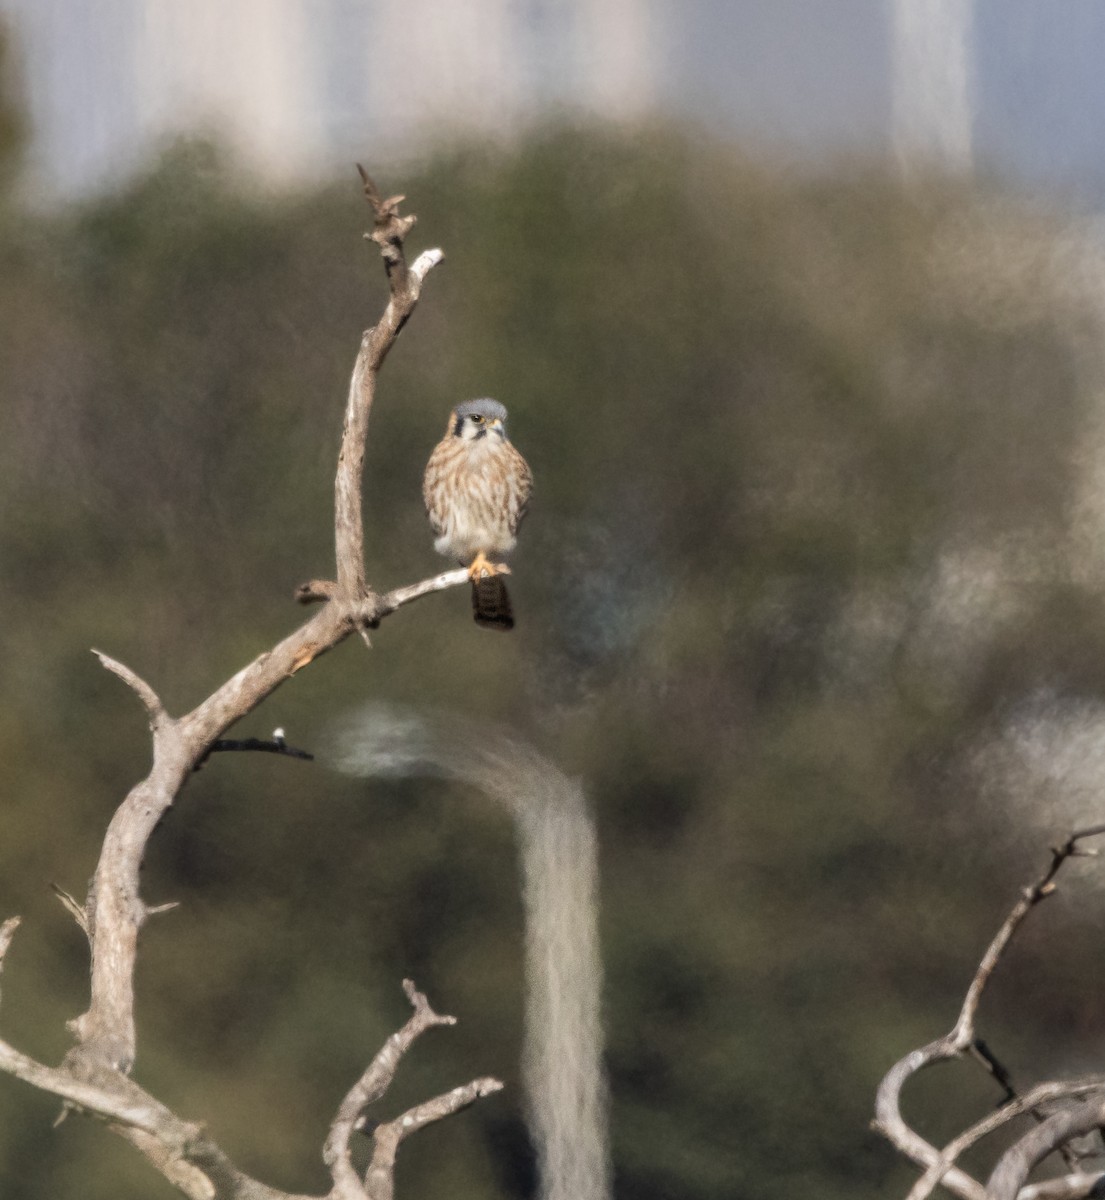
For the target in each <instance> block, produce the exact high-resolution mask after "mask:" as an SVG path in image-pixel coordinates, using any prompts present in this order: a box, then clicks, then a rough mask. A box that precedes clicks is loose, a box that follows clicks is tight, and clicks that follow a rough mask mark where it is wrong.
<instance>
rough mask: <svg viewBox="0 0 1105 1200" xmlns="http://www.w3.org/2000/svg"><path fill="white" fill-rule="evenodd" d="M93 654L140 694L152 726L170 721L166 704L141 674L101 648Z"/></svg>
mask: <svg viewBox="0 0 1105 1200" xmlns="http://www.w3.org/2000/svg"><path fill="white" fill-rule="evenodd" d="M92 653H93V654H95V655H96V657H97V658H98V659H99V660H100V663H101V664H102V665H103V666H104V667H105V668H106V669H107V670H108V671H110V672H111V673H112V674H113V675H118V676H119V678H120V679H121V680H122V681H123V682H124V683H125V684H126V685H127V686H128V687H129V688H130V689H131V690H132V691H133V692H134V693H135V694H136V695H137V696H138V699H139V700H141V701H142V706H143V707H144V708H145V710H146V713H147V714H148V716H149V718H150V728H151V729H156V728H157V727H158V726H160V725H161V724H163V723H164V722H166V721H168V719H169V714H168V713H167V712H166V711H165V706H164V705H163V704H162V703H161V699H160V697H159V696H158V694H157V693H156V692H155V691H154V690H153V688H152V687H150V685H149V684H148V683H147V682H146V681H145V680H144V679H142V678H141V677H140V676H138V675H136V674H135V673H134V671H132V670H131V669H130V667H125V666H123V664H122V663H121V662H116V660H115V659H114V658H112V657H111V656H110V655H107V654H104V653H103V652H102V651H101V650H93V651H92Z"/></svg>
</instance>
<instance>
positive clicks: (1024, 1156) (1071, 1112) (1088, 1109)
mask: <svg viewBox="0 0 1105 1200" xmlns="http://www.w3.org/2000/svg"><path fill="white" fill-rule="evenodd" d="M1103 1124H1105V1100H1100V1099H1099V1100H1097V1101H1096V1102H1095V1103H1093V1104H1082V1105H1079V1106H1078V1107H1076V1108H1067V1109H1064V1110H1063V1111H1062V1112H1058V1113H1055V1114H1054V1115H1053V1116H1051V1117H1048V1119H1047V1120H1046V1121H1044V1122H1043V1123H1042V1124H1041V1125H1037V1126H1036V1128H1035V1129H1032V1130H1029V1132H1028V1133H1026V1134H1025V1135H1024V1137H1022V1138H1021V1139H1020V1140H1019V1141H1017V1142H1015V1143H1014V1144H1013V1145H1012V1146H1010V1147H1009V1149H1008V1150H1006V1152H1005V1153H1004V1154H1003V1155H1002V1156H1001V1158H1000V1159H998V1164H997V1166H996V1167H995V1168H994V1171H993V1174H991V1176H990V1179H989V1181H988V1182H987V1184H986V1194H987V1196H988V1197H990V1200H1016V1197H1017V1195H1018V1193H1019V1192H1020V1190H1021V1188H1022V1187H1024V1185H1025V1184H1026V1183H1027V1181H1028V1174H1029V1172H1030V1171H1031V1170H1032V1168H1033V1167H1035V1166H1036V1165H1037V1164H1038V1163H1041V1162H1043V1160H1044V1159H1045V1158H1047V1156H1048V1155H1049V1154H1050V1153H1051V1152H1052V1151H1053V1150H1057V1149H1058V1148H1059V1147H1060V1146H1062V1145H1063V1144H1064V1143H1065V1142H1069V1141H1070V1139H1071V1138H1075V1137H1081V1136H1082V1135H1083V1134H1087V1133H1092V1132H1093V1131H1094V1130H1095V1129H1098V1128H1099V1127H1100V1126H1101V1125H1103ZM1100 1178H1101V1176H1100V1174H1099V1175H1098V1179H1100Z"/></svg>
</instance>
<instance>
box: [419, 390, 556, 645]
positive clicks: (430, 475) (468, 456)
mask: <svg viewBox="0 0 1105 1200" xmlns="http://www.w3.org/2000/svg"><path fill="white" fill-rule="evenodd" d="M532 490H533V476H532V475H531V474H530V469H529V465H528V464H527V463H526V460H525V459H524V458H523V457H522V456H521V455H520V454H519V453H518V451H517V450H515V449H514V447H513V446H512V445H511V443H510V441H509V439H508V438H507V436H506V409H505V408H504V407H503V406H502V405H501V404H500V403H499V402H498V401H497V400H466V401H465V402H464V403H463V404H458V405H457V406H456V408H454V409H453V411H452V412H451V413H450V414H449V424H448V427H447V428H446V430H445V436H444V437H443V438H442V439H441V441H440V442H438V444H437V445H436V446H435V447H434V452H433V453H432V454H431V455H430V461H429V462H428V463H427V464H426V474H425V476H424V477H423V479H422V499H423V500H424V501H425V502H426V513H427V515H428V516H429V518H430V524H431V525H432V526H433V531H434V533H435V534H436V535H437V540H436V541H435V542H434V549H435V550H437V552H438V553H439V554H445V555H447V556H448V557H449V558H455V559H457V560H458V561H459V562H460V564H461V565H462V566H465V567H467V568H468V574H469V576H470V578H471V580H472V609H473V613H474V615H475V618H476V620H477V621H478V622H479V623H480V624H481V625H483V626H484V627H485V628H487V629H512V628H513V627H514V616H513V614H512V613H511V610H510V597H509V596H508V595H507V590H506V584H505V583H504V582H503V578H502V577H503V576H504V575H509V574H510V568H509V567H508V566H506V564H505V563H503V562H502V561H501V560H502V556H503V555H504V554H507V553H508V552H509V551H510V550H513V549H514V542H515V535H516V534H517V533H518V526H519V525H520V524H521V523H522V518H523V517H524V516H525V515H526V507H527V505H528V504H529V498H530V493H531V492H532ZM492 559H495V560H497V561H492Z"/></svg>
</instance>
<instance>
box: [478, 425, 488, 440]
mask: <svg viewBox="0 0 1105 1200" xmlns="http://www.w3.org/2000/svg"><path fill="white" fill-rule="evenodd" d="M482 437H487V427H486V426H482V425H481V426H480V428H479V429H478V430H476V441H477V442H478V441H479V440H480V438H482Z"/></svg>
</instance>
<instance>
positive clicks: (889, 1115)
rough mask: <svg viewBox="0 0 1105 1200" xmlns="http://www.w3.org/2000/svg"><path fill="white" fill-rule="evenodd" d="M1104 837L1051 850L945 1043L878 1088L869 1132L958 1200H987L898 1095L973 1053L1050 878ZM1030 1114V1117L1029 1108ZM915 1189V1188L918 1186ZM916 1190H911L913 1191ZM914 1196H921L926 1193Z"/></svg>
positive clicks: (895, 1070)
mask: <svg viewBox="0 0 1105 1200" xmlns="http://www.w3.org/2000/svg"><path fill="white" fill-rule="evenodd" d="M1103 833H1105V824H1102V825H1092V826H1088V827H1087V828H1085V829H1079V830H1075V831H1074V832H1073V833H1071V834H1070V836H1069V837H1068V838H1067V839H1066V841H1064V842H1062V843H1061V844H1060V845H1058V846H1053V847H1052V850H1051V861H1050V863H1049V864H1048V866H1047V868H1046V869H1045V870H1044V872H1043V873H1042V874H1041V875H1040V877H1039V878H1038V879H1037V880H1036V881H1035V882H1034V883H1032V884H1030V885H1029V886H1028V887H1027V888H1025V889H1024V891H1023V892H1022V893H1021V896H1020V898H1019V899H1018V900H1017V902H1016V904H1014V905H1013V908H1012V909H1011V910H1010V913H1009V915H1008V916H1007V917H1006V919H1005V920H1004V921H1003V922H1002V924H1001V927H1000V928H999V930H998V932H997V933H996V934H995V935H994V937H993V938H992V939H991V941H990V944H989V945H988V946H987V948H986V952H985V953H984V954H983V956H982V959H981V961H980V962H979V965H978V967H977V968H976V970H975V973H974V975H973V977H972V979H971V982H970V985H969V986H968V988H967V992H966V995H965V997H964V1000H963V1005H962V1007H961V1009H960V1012H959V1016H958V1017H957V1019H956V1022H955V1025H954V1026H953V1028H952V1029H951V1031H950V1032H949V1033H947V1034H946V1035H945V1036H944V1037H942V1038H937V1040H936V1041H934V1042H929V1043H928V1045H926V1046H922V1047H921V1048H919V1049H917V1050H912V1051H910V1053H909V1054H907V1055H906V1056H905V1057H904V1058H901V1059H899V1060H898V1062H896V1063H895V1064H894V1066H893V1067H891V1069H890V1070H889V1071H888V1072H887V1073H886V1075H885V1076H884V1077H883V1080H882V1082H881V1083H880V1084H879V1087H878V1091H877V1093H876V1097H875V1120H874V1121H873V1123H872V1124H873V1127H874V1128H875V1129H876V1130H878V1131H879V1132H880V1133H882V1134H883V1135H884V1136H885V1137H886V1138H887V1139H888V1140H889V1141H890V1142H891V1143H892V1144H893V1145H894V1146H895V1147H896V1148H897V1149H898V1150H900V1151H901V1152H902V1153H903V1154H904V1155H905V1156H906V1157H907V1158H909V1159H911V1160H912V1161H913V1162H915V1163H917V1164H918V1165H919V1166H921V1167H924V1168H925V1171H926V1175H925V1177H924V1178H928V1175H929V1174H931V1173H935V1174H937V1175H938V1176H939V1181H940V1183H941V1184H942V1185H943V1186H944V1187H945V1188H947V1190H948V1191H950V1192H952V1193H954V1194H955V1195H956V1196H959V1197H960V1200H987V1196H988V1191H987V1189H986V1188H984V1187H983V1185H982V1184H981V1183H980V1182H979V1181H978V1180H976V1179H974V1178H972V1177H971V1176H970V1175H968V1174H967V1173H966V1172H965V1171H962V1170H961V1169H960V1168H958V1167H954V1166H950V1165H946V1162H945V1156H944V1155H942V1154H941V1152H940V1151H939V1150H937V1148H936V1147H935V1146H934V1145H932V1144H931V1143H930V1142H928V1141H926V1140H925V1139H924V1138H923V1137H921V1135H920V1134H918V1133H917V1132H916V1131H915V1130H914V1129H912V1128H911V1127H910V1126H909V1124H908V1123H907V1122H906V1121H905V1119H904V1118H903V1116H902V1112H901V1094H902V1089H903V1088H904V1087H905V1084H906V1081H907V1080H909V1079H910V1078H911V1077H912V1076H913V1075H915V1074H916V1073H917V1072H918V1071H921V1070H924V1068H926V1067H930V1066H932V1065H933V1063H937V1062H945V1061H947V1060H948V1059H953V1058H959V1057H962V1056H963V1055H965V1054H967V1053H969V1052H971V1051H972V1050H977V1049H978V1040H977V1038H976V1035H975V1018H976V1015H977V1013H978V1007H979V1004H980V1003H981V1001H982V996H983V993H984V992H985V990H986V986H987V984H988V983H989V982H990V979H991V977H992V976H993V973H994V971H995V969H996V968H997V965H998V963H999V962H1000V961H1001V957H1002V955H1003V954H1004V953H1005V950H1006V949H1007V947H1008V946H1009V943H1010V942H1011V941H1012V939H1013V936H1014V934H1015V933H1016V932H1017V930H1018V929H1019V928H1020V926H1021V924H1022V923H1023V922H1024V920H1025V918H1026V917H1027V916H1028V914H1029V913H1030V912H1031V911H1032V909H1033V908H1035V907H1036V905H1038V904H1039V903H1040V902H1041V901H1042V900H1045V899H1046V898H1047V897H1048V896H1050V895H1052V894H1053V893H1054V891H1055V887H1056V885H1055V876H1056V875H1057V874H1058V873H1059V871H1060V869H1061V868H1062V866H1063V864H1064V863H1065V862H1066V861H1067V859H1069V858H1074V857H1078V856H1080V855H1085V854H1087V853H1089V852H1088V851H1084V850H1082V849H1081V848H1080V843H1081V842H1082V841H1083V840H1084V839H1086V838H1090V837H1097V836H1099V835H1101V834H1103ZM979 1057H981V1058H982V1059H983V1061H986V1062H987V1064H988V1069H989V1070H990V1071H991V1073H993V1066H994V1064H993V1059H992V1056H988V1055H982V1054H979ZM1056 1086H1060V1085H1056ZM1029 1111H1031V1107H1030V1109H1029ZM1044 1123H1045V1124H1046V1123H1047V1122H1046V1121H1045V1122H1044ZM1042 1127H1043V1126H1041V1128H1042ZM964 1136H965V1135H964ZM953 1145H954V1143H953ZM954 1157H955V1155H953V1156H952V1158H953V1159H954ZM917 1187H920V1184H918V1185H917ZM916 1190H917V1188H916V1187H915V1189H914V1191H916ZM930 1190H931V1189H930ZM918 1194H920V1195H925V1194H927V1193H925V1192H921V1193H918ZM911 1195H913V1193H911Z"/></svg>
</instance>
